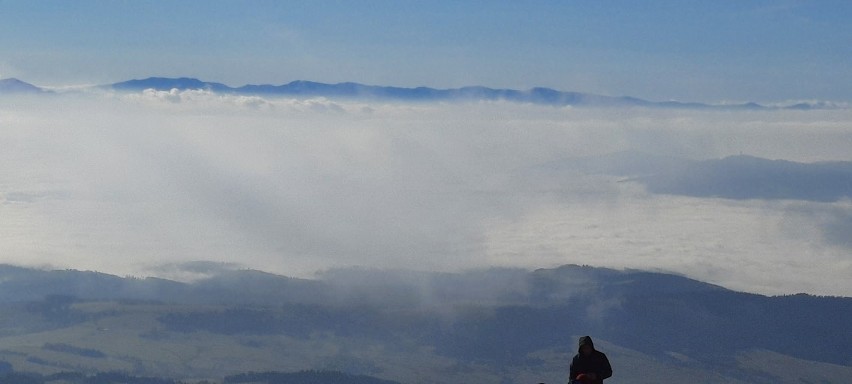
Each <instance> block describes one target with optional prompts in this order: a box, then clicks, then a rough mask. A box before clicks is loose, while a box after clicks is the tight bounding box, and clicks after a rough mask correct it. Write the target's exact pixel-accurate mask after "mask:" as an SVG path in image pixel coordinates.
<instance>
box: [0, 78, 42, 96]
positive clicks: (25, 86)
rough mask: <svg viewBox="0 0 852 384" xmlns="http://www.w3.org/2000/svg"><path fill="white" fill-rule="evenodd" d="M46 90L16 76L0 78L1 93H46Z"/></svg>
mask: <svg viewBox="0 0 852 384" xmlns="http://www.w3.org/2000/svg"><path fill="white" fill-rule="evenodd" d="M44 92H46V91H45V90H44V89H41V88H39V87H37V86H35V85H32V84H30V83H27V82H24V81H21V80H18V79H16V78H13V77H10V78H7V79H0V94H2V93H44Z"/></svg>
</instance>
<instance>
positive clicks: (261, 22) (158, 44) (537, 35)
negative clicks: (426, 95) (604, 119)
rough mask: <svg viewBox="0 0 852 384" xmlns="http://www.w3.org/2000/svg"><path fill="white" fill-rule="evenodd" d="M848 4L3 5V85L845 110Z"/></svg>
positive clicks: (849, 95) (849, 82)
mask: <svg viewBox="0 0 852 384" xmlns="http://www.w3.org/2000/svg"><path fill="white" fill-rule="evenodd" d="M850 18H852V3H849V2H848V1H843V0H839V1H829V0H826V1H792V0H789V1H788V0H779V1H722V2H707V1H643V2H635V1H607V2H596V1H523V2H518V1H427V2H414V1H298V0H294V1H216V0H211V1H177V2H175V1H144V2H139V1H73V2H68V1H14V0H13V1H10V0H2V1H0V78H7V77H15V78H19V79H21V80H24V81H28V82H31V83H34V84H37V85H42V86H63V85H75V84H105V83H114V82H119V81H124V80H128V79H131V78H145V77H149V76H166V77H178V76H188V77H196V78H201V79H203V80H206V81H217V82H223V83H226V84H228V85H232V86H239V85H243V84H247V83H251V84H283V83H286V82H290V81H293V80H311V81H319V82H328V83H335V82H344V81H354V82H360V83H365V84H372V85H393V86H405V87H414V86H429V87H436V88H453V87H461V86H468V85H482V86H489V87H495V88H514V89H528V88H531V87H536V86H544V87H551V88H554V89H559V90H565V91H579V92H589V93H598V94H605V95H612V96H623V95H628V96H635V97H640V98H646V99H651V100H671V99H674V100H681V101H699V102H728V101H757V102H772V101H786V100H811V99H818V100H831V101H849V100H852V68H850V66H849V65H848V63H850V62H852V23H849V22H848V20H849V19H850Z"/></svg>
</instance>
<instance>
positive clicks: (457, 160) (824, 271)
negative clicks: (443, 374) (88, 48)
mask: <svg viewBox="0 0 852 384" xmlns="http://www.w3.org/2000/svg"><path fill="white" fill-rule="evenodd" d="M850 122H852V111H850V110H849V109H829V110H811V111H785V110H760V111H731V110H716V111H689V110H666V109H645V108H635V109H627V108H625V109H618V108H601V109H596V108H571V107H564V108H558V107H550V106H537V105H529V104H519V103H509V102H467V103H385V102H376V101H351V100H349V101H340V100H329V99H322V98H318V99H276V98H269V99H267V98H261V97H247V96H231V95H218V94H214V93H210V92H206V91H176V90H173V91H171V92H158V91H145V92H142V93H135V94H121V93H110V92H104V93H99V92H91V93H66V94H59V95H54V96H48V97H31V98H24V97H18V96H16V97H14V98H13V97H3V98H0V147H2V148H3V151H2V152H0V218H2V219H1V220H0V227H1V228H0V231H2V232H0V233H2V234H3V235H2V237H0V262H3V263H12V264H19V265H26V266H42V267H48V268H74V269H84V270H97V271H103V272H108V273H114V274H118V275H133V276H150V275H155V276H161V277H167V278H176V279H186V278H191V277H192V276H194V275H197V274H198V271H187V270H183V269H181V268H179V266H180V265H184V264H182V263H184V262H191V261H199V260H204V261H210V262H215V263H222V264H221V265H227V266H235V265H238V266H240V267H243V268H254V269H260V270H264V271H270V272H274V273H280V274H283V275H287V276H295V277H311V276H314V275H315V274H316V273H317V272H321V271H324V270H328V269H330V268H340V267H353V266H358V267H374V268H397V269H399V268H401V269H414V270H429V271H459V270H467V269H476V268H488V267H521V268H528V269H534V268H545V267H548V268H549V267H555V266H558V265H562V264H568V263H574V264H586V265H593V266H605V267H614V268H640V269H650V270H664V271H670V272H677V273H681V274H685V275H688V276H690V277H693V278H696V279H700V280H703V281H707V282H711V283H716V284H720V285H723V286H725V287H728V288H734V289H740V290H744V291H749V292H757V293H766V294H785V293H796V292H808V293H814V294H827V295H844V296H852V282H849V279H848V276H850V274H852V257H850V256H849V255H850V252H849V251H850V249H852V248H850V247H852V245H850V243H849V241H848V240H847V239H848V237H847V236H846V235H847V234H849V233H852V220H850V217H852V203H850V201H849V200H848V199H845V200H839V201H833V202H814V201H799V200H765V199H750V200H730V199H724V198H700V197H689V196H673V195H663V194H654V193H651V192H649V191H647V190H646V189H645V188H644V187H643V185H641V184H640V183H636V182H633V181H630V179H628V178H624V177H619V176H613V175H605V174H590V173H586V172H580V171H570V170H569V171H562V172H558V173H554V172H542V171H541V167H542V165H544V164H549V163H552V162H554V161H564V160H565V159H569V160H570V159H578V158H584V157H590V156H600V155H606V154H611V153H617V152H623V151H635V152H641V153H648V154H653V155H661V156H671V157H675V158H682V159H688V160H702V159H716V158H722V157H726V156H732V155H738V154H747V155H751V156H757V157H763V158H767V159H784V160H790V161H797V162H817V161H852V152H850V151H849V148H852V124H850ZM166 266H173V268H172V267H166Z"/></svg>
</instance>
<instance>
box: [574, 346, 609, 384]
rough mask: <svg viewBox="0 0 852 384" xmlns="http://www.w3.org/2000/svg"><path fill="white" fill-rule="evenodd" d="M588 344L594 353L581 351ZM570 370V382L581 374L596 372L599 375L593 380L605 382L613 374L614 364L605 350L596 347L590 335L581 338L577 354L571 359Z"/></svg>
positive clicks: (598, 382) (596, 382) (601, 383)
mask: <svg viewBox="0 0 852 384" xmlns="http://www.w3.org/2000/svg"><path fill="white" fill-rule="evenodd" d="M587 344H588V345H589V346H591V347H592V353H591V354H590V355H588V356H586V355H583V354H582V353H581V352H580V350H582V349H583V346H584V345H587ZM569 371H570V373H569V379H568V382H569V383H570V382H573V380H576V379H577V376H578V375H580V374H589V373H594V374H595V375H597V379H595V380H594V381H592V382H593V383H595V384H603V381H604V379H606V378H608V377H610V376H612V366H610V365H609V359H607V358H606V355H605V354H603V352H600V351H598V350H596V349H595V344H594V343H593V342H592V338H591V337H589V336H583V337H581V338H580V342H579V346H578V347H577V354H576V355H575V356H574V358H573V359H571V368H570V370H569Z"/></svg>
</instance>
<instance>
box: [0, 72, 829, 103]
mask: <svg viewBox="0 0 852 384" xmlns="http://www.w3.org/2000/svg"><path fill="white" fill-rule="evenodd" d="M94 88H100V89H109V90H116V91H125V92H139V91H143V90H146V89H153V90H159V91H170V90H172V89H177V90H207V91H211V92H217V93H225V94H237V95H253V96H267V97H328V98H345V99H352V98H363V99H375V100H388V101H463V100H466V101H495V100H504V101H510V102H517V103H532V104H540V105H552V106H589V107H645V108H679V109H726V110H760V109H775V108H774V107H767V106H763V105H760V104H758V103H754V102H748V103H739V104H705V103H696V102H681V101H648V100H643V99H640V98H636V97H630V96H604V95H596V94H590V93H581V92H570V91H558V90H555V89H551V88H545V87H535V88H531V89H528V90H515V89H495V88H489V87H482V86H468V87H461V88H452V89H436V88H430V87H415V88H405V87H390V86H376V85H365V84H359V83H354V82H344V83H337V84H327V83H319V82H313V81H304V80H296V81H292V82H290V83H287V84H281V85H271V84H258V85H255V84H248V85H243V86H239V87H231V86H228V85H225V84H222V83H217V82H209V81H202V80H199V79H195V78H188V77H181V78H165V77H149V78H146V79H134V80H127V81H122V82H117V83H113V84H107V85H100V86H96V87H94ZM22 92H30V93H32V92H42V93H48V92H50V91H48V90H45V89H42V88H39V87H36V86H34V85H32V84H29V83H25V82H23V81H20V80H18V79H4V80H0V95H3V94H15V93H22ZM827 107H829V106H828V105H826V104H824V103H819V102H815V103H797V104H792V105H787V106H784V107H781V108H782V109H800V110H801V109H819V108H827Z"/></svg>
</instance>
